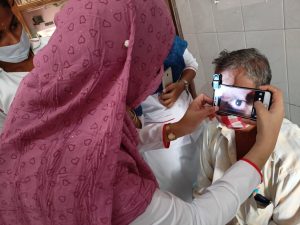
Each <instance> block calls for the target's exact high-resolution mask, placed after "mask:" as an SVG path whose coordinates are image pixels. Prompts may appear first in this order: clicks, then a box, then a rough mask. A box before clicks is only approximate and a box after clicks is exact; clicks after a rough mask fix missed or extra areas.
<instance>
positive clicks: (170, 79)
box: [162, 67, 173, 89]
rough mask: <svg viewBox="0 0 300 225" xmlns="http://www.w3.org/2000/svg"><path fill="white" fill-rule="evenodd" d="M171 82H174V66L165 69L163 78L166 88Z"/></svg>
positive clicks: (163, 84)
mask: <svg viewBox="0 0 300 225" xmlns="http://www.w3.org/2000/svg"><path fill="white" fill-rule="evenodd" d="M171 83H173V75H172V68H171V67H169V68H168V69H166V70H165V72H164V75H163V78H162V86H163V89H165V88H166V87H167V86H168V85H169V84H171Z"/></svg>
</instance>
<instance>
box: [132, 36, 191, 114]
mask: <svg viewBox="0 0 300 225" xmlns="http://www.w3.org/2000/svg"><path fill="white" fill-rule="evenodd" d="M187 46H188V43H187V42H186V41H185V40H182V39H181V38H180V37H178V36H175V38H174V42H173V45H172V48H171V50H170V53H169V55H168V56H167V58H166V59H165V61H164V70H166V69H168V68H169V67H171V68H172V77H173V82H176V81H178V80H179V79H180V76H181V73H182V71H183V70H184V68H185V63H184V58H183V54H184V51H185V49H186V48H187ZM162 91H163V86H162V83H161V84H160V85H159V87H158V89H157V90H156V91H155V92H154V94H156V93H161V92H162ZM134 112H135V113H136V115H137V116H141V115H142V114H143V109H142V107H141V106H138V107H137V108H135V109H134Z"/></svg>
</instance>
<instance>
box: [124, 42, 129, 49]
mask: <svg viewBox="0 0 300 225" xmlns="http://www.w3.org/2000/svg"><path fill="white" fill-rule="evenodd" d="M124 46H125V47H126V48H128V46H129V40H126V41H125V42H124Z"/></svg>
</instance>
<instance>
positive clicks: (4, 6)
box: [0, 0, 15, 8]
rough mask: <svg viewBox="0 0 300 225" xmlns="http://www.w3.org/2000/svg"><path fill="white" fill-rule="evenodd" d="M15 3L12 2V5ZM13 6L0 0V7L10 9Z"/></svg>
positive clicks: (6, 0)
mask: <svg viewBox="0 0 300 225" xmlns="http://www.w3.org/2000/svg"><path fill="white" fill-rule="evenodd" d="M14 2H15V1H12V4H11V5H14ZM11 5H10V4H9V2H8V0H0V6H2V7H3V8H10V7H11Z"/></svg>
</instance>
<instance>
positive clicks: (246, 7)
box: [176, 0, 300, 125]
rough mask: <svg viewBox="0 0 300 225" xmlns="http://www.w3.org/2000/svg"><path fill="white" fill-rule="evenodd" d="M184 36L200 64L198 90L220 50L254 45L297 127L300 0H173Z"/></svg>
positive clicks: (207, 88)
mask: <svg viewBox="0 0 300 225" xmlns="http://www.w3.org/2000/svg"><path fill="white" fill-rule="evenodd" d="M176 4H177V8H178V13H179V17H180V21H181V26H182V29H183V33H184V38H185V39H186V40H187V41H188V42H189V50H191V52H192V53H193V54H194V56H196V57H197V60H198V62H199V65H200V69H199V72H198V74H197V76H198V77H197V79H196V87H197V91H198V92H206V93H211V88H210V82H211V74H212V73H213V66H212V64H211V62H212V60H213V59H214V58H215V57H217V56H218V53H219V52H220V51H221V50H223V49H228V50H236V49H240V48H251V47H254V48H257V49H259V50H260V51H261V52H262V53H263V54H265V55H266V56H267V57H268V59H269V62H270V65H271V69H272V74H273V78H272V84H274V85H276V86H278V87H280V88H281V89H282V90H283V92H284V97H285V106H286V117H287V118H289V119H291V120H292V121H293V122H295V123H297V124H298V125H300V0H219V3H218V4H215V3H214V0H176Z"/></svg>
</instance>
